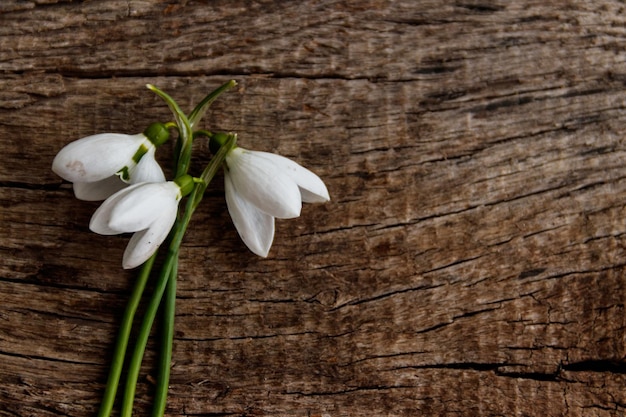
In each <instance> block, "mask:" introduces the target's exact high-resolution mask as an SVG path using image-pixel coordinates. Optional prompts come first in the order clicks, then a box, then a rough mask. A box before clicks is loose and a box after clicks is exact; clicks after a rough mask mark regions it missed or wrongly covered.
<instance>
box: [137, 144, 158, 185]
mask: <svg viewBox="0 0 626 417" xmlns="http://www.w3.org/2000/svg"><path fill="white" fill-rule="evenodd" d="M155 150H156V148H155V147H154V146H150V148H149V149H148V152H146V154H145V155H143V156H142V157H141V159H140V160H139V163H137V166H136V167H134V168H133V170H132V171H131V173H130V183H131V184H137V183H140V182H165V175H164V174H163V170H162V169H161V166H160V165H159V163H158V162H157V161H156V160H155V159H154V152H155Z"/></svg>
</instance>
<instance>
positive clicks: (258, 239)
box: [224, 173, 274, 258]
mask: <svg viewBox="0 0 626 417" xmlns="http://www.w3.org/2000/svg"><path fill="white" fill-rule="evenodd" d="M224 190H225V194H226V205H227V207H228V213H230V218H231V219H232V220H233V224H234V225H235V228H236V229H237V233H239V236H240V237H241V240H243V243H245V244H246V246H247V247H248V248H249V249H250V250H251V251H252V252H253V253H255V254H257V255H259V256H262V257H264V258H265V257H266V256H267V254H268V253H269V250H270V247H271V246H272V241H273V240H274V217H272V216H270V215H269V214H266V213H263V212H262V211H260V210H259V209H257V208H256V207H255V206H254V205H252V204H250V203H249V202H248V201H246V200H245V199H243V198H242V197H241V196H240V195H239V193H238V192H237V190H236V189H235V187H234V186H233V183H232V178H231V176H230V175H229V174H228V173H227V174H226V175H225V176H224Z"/></svg>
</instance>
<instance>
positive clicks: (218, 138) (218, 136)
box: [209, 132, 230, 155]
mask: <svg viewBox="0 0 626 417" xmlns="http://www.w3.org/2000/svg"><path fill="white" fill-rule="evenodd" d="M229 137H230V135H229V134H228V133H222V132H218V133H215V134H214V135H213V136H211V139H210V140H209V149H210V150H211V153H212V154H213V155H215V154H216V153H217V152H218V151H219V150H220V148H221V147H222V145H224V144H225V143H226V141H227V140H228V138H229Z"/></svg>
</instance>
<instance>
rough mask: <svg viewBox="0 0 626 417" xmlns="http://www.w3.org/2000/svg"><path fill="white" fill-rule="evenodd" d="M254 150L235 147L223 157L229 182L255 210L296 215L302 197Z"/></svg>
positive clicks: (273, 213) (289, 179)
mask: <svg viewBox="0 0 626 417" xmlns="http://www.w3.org/2000/svg"><path fill="white" fill-rule="evenodd" d="M257 154H258V152H256V151H249V150H246V149H243V148H235V149H233V150H232V151H230V153H229V154H228V156H227V157H226V164H227V169H228V171H229V174H230V176H231V180H232V185H233V186H234V188H235V189H236V190H237V192H238V193H239V195H241V197H242V198H243V199H245V200H247V201H248V202H250V203H252V204H253V205H255V206H256V207H257V208H258V209H259V210H261V211H263V212H265V213H266V214H269V215H270V216H273V217H278V218H280V219H290V218H293V217H298V216H299V215H300V210H301V209H302V197H301V195H300V190H299V188H298V185H297V184H296V183H295V182H294V181H293V180H292V179H291V178H290V177H289V176H288V175H286V173H284V172H283V171H282V169H281V167H278V166H276V165H275V164H274V163H273V162H272V161H271V160H269V159H267V158H264V157H262V156H259V155H257Z"/></svg>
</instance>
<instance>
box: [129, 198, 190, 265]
mask: <svg viewBox="0 0 626 417" xmlns="http://www.w3.org/2000/svg"><path fill="white" fill-rule="evenodd" d="M177 209H178V206H177V205H174V206H167V207H166V208H165V210H164V211H163V212H161V216H160V217H159V218H158V219H156V220H155V222H154V223H153V224H151V225H150V227H149V228H147V229H145V230H142V231H139V232H137V233H135V234H133V236H132V237H131V238H130V241H129V242H128V245H127V246H126V250H125V251H124V257H123V260H122V267H123V268H124V269H131V268H135V267H138V266H139V265H141V264H143V263H144V262H146V261H147V260H148V258H150V257H151V256H152V254H153V253H154V252H155V251H156V250H157V249H158V248H159V246H161V244H162V243H163V241H164V240H165V238H167V235H168V234H169V232H170V230H171V229H172V226H173V225H174V222H175V221H176V213H177V211H178V210H177Z"/></svg>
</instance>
